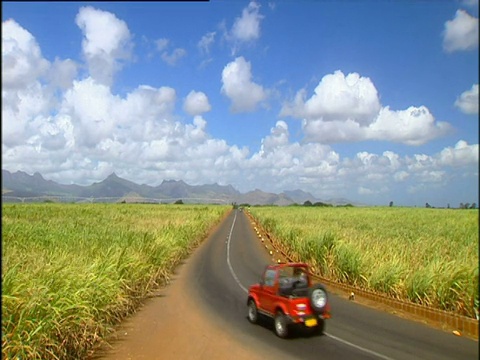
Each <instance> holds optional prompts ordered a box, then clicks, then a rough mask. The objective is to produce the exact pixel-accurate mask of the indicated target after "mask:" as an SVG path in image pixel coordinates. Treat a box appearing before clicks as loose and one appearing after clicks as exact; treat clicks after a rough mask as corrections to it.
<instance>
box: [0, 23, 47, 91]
mask: <svg viewBox="0 0 480 360" xmlns="http://www.w3.org/2000/svg"><path fill="white" fill-rule="evenodd" d="M48 68H49V63H48V61H47V60H45V59H44V58H43V57H42V53H41V51H40V47H39V46H38V44H37V42H36V40H35V38H34V37H33V36H32V34H30V33H29V32H28V31H27V30H25V29H24V28H22V27H21V26H20V25H18V24H17V23H16V22H15V20H11V19H10V20H7V21H4V22H3V23H2V87H3V88H7V89H12V88H16V89H18V88H24V87H26V86H28V85H29V84H31V83H32V82H34V81H36V80H38V78H39V77H41V76H43V75H44V74H45V73H46V71H47V70H48Z"/></svg>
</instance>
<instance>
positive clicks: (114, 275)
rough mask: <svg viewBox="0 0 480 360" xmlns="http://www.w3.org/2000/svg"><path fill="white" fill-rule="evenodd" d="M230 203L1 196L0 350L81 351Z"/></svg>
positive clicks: (159, 279)
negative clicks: (6, 199) (38, 200)
mask: <svg viewBox="0 0 480 360" xmlns="http://www.w3.org/2000/svg"><path fill="white" fill-rule="evenodd" d="M228 210H230V207H229V206H212V205H209V206H204V205H185V204H184V205H146V204H142V205H138V204H137V205H132V204H52V203H44V204H28V205H27V204H20V205H18V204H17V205H14V204H3V205H2V211H3V214H2V357H3V358H6V359H7V358H8V359H80V358H84V357H85V356H86V355H87V354H88V352H89V351H90V350H91V349H92V347H93V346H94V345H95V344H96V343H98V341H99V340H101V339H102V338H105V336H106V335H108V334H109V333H110V332H111V331H112V329H113V325H115V324H116V323H118V322H119V321H120V320H121V319H122V318H123V317H124V316H125V315H127V314H129V313H131V312H132V311H133V310H134V309H135V307H136V306H137V305H138V304H139V302H140V301H141V300H142V299H144V298H145V297H146V295H148V293H149V292H150V291H151V290H152V289H153V288H155V287H157V286H158V285H160V284H163V283H165V282H167V281H168V279H169V275H170V274H171V273H172V271H173V269H174V268H175V267H176V266H177V265H178V264H179V262H180V261H181V259H183V258H185V257H186V256H187V255H188V254H189V253H190V252H191V251H192V250H193V249H194V248H195V247H196V246H197V245H198V244H199V243H200V242H201V241H202V240H203V239H204V238H205V237H206V235H207V232H208V231H209V230H210V229H211V227H212V226H213V225H214V224H216V223H218V222H219V221H220V219H221V218H222V217H223V216H224V215H225V214H226V212H227V211H228Z"/></svg>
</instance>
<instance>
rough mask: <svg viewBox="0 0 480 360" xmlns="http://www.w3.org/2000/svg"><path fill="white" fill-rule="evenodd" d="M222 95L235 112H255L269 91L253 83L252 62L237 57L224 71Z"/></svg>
mask: <svg viewBox="0 0 480 360" xmlns="http://www.w3.org/2000/svg"><path fill="white" fill-rule="evenodd" d="M222 84H223V85H222V89H221V91H222V94H224V95H226V96H227V97H228V98H229V99H230V100H231V102H232V106H231V110H232V111H233V112H237V113H239V112H248V111H253V110H255V109H256V108H257V106H258V105H259V104H260V103H262V102H263V101H265V100H266V99H267V91H266V90H265V89H264V88H263V87H262V86H261V85H258V84H256V83H255V82H253V81H252V72H251V65H250V62H247V61H246V60H245V59H244V58H243V57H237V58H236V59H235V60H234V61H232V62H230V63H228V64H227V65H226V66H225V68H224V69H223V71H222Z"/></svg>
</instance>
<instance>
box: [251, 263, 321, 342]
mask: <svg viewBox="0 0 480 360" xmlns="http://www.w3.org/2000/svg"><path fill="white" fill-rule="evenodd" d="M247 305H248V320H249V321H250V322H251V323H253V324H255V323H257V321H258V316H259V315H260V314H262V315H266V316H268V317H271V318H273V319H274V323H275V333H276V334H277V336H279V337H281V338H286V337H287V336H288V334H289V327H290V326H291V325H299V326H303V327H306V328H309V329H311V332H312V333H315V332H316V333H322V332H323V329H324V326H325V325H324V320H325V319H328V318H330V305H329V303H328V296H327V290H326V289H325V287H324V286H323V285H322V284H313V283H312V279H311V276H310V273H309V270H308V265H307V264H305V263H281V264H275V265H268V266H267V267H266V268H265V272H264V273H263V276H262V278H261V280H260V282H259V283H258V284H254V285H252V286H250V289H249V292H248V301H247Z"/></svg>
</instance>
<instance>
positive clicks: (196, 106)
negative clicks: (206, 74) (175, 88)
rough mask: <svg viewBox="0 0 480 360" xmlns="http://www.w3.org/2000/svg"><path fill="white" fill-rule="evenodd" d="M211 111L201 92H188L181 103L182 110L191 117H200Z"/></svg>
mask: <svg viewBox="0 0 480 360" xmlns="http://www.w3.org/2000/svg"><path fill="white" fill-rule="evenodd" d="M211 109H212V107H211V106H210V103H209V102H208V97H207V95H205V93H203V92H201V91H199V92H197V91H194V90H192V91H190V93H189V94H188V95H187V97H186V98H185V101H184V103H183V110H185V112H187V113H188V114H190V115H192V116H194V115H201V114H203V113H206V112H209V111H210V110H211Z"/></svg>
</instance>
